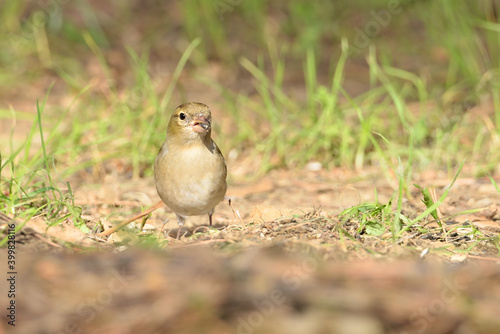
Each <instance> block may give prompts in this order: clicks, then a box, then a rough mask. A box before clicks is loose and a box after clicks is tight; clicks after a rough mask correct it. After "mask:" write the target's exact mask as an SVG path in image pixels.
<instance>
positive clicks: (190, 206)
mask: <svg viewBox="0 0 500 334" xmlns="http://www.w3.org/2000/svg"><path fill="white" fill-rule="evenodd" d="M211 133H212V115H211V113H210V109H209V108H208V107H207V106H206V105H205V104H203V103H197V102H190V103H185V104H182V105H180V106H178V107H177V108H176V109H175V111H174V113H173V114H172V117H171V118H170V122H169V123H168V128H167V139H165V142H164V143H163V146H162V147H161V148H160V151H159V152H158V155H157V156H156V160H155V165H154V174H155V183H156V190H157V191H158V195H159V196H160V198H161V200H162V201H163V202H164V203H165V204H166V205H167V206H168V207H169V208H170V209H171V210H172V211H174V212H175V214H176V216H177V222H178V223H179V231H178V232H177V239H179V236H180V231H181V228H182V226H183V225H184V222H185V221H186V216H198V215H203V214H207V213H208V218H209V222H210V226H212V215H213V213H214V208H215V206H216V205H217V204H218V203H219V202H220V201H222V199H223V198H224V196H225V194H226V188H227V184H226V175H227V168H226V163H225V162H224V157H223V156H222V153H221V151H220V150H219V147H217V144H215V142H214V141H213V140H212V137H211Z"/></svg>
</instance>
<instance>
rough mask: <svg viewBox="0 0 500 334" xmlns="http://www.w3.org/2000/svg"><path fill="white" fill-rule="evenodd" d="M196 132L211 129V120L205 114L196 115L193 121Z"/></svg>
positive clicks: (192, 124)
mask: <svg viewBox="0 0 500 334" xmlns="http://www.w3.org/2000/svg"><path fill="white" fill-rule="evenodd" d="M191 127H192V128H193V131H194V132H198V133H205V132H207V131H208V130H210V121H209V120H208V119H207V117H206V116H205V115H203V114H199V115H196V116H195V117H194V118H193V121H192V122H191Z"/></svg>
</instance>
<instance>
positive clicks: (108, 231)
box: [96, 201, 163, 237]
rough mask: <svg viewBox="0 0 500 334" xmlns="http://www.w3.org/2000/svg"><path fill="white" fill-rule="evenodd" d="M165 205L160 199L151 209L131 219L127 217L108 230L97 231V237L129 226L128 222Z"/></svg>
mask: <svg viewBox="0 0 500 334" xmlns="http://www.w3.org/2000/svg"><path fill="white" fill-rule="evenodd" d="M162 206H163V202H162V201H158V202H157V203H156V204H155V205H153V206H152V207H150V208H149V209H147V210H146V211H144V212H141V213H140V214H138V215H137V216H134V217H132V218H130V219H127V220H125V221H123V222H121V223H120V224H118V225H115V226H113V227H112V228H109V229H107V230H106V231H104V232H101V233H97V234H96V236H97V237H104V236H106V235H110V234H111V233H114V232H116V231H118V230H119V229H121V228H123V227H124V226H127V225H128V224H130V223H131V222H133V221H134V220H137V219H139V218H142V217H144V216H147V215H149V214H150V213H151V212H153V211H155V210H157V209H159V208H161V207H162Z"/></svg>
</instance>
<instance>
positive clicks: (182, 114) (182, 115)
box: [179, 112, 186, 121]
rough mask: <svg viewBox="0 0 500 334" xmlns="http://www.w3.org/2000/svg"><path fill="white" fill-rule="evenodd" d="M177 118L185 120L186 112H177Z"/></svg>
mask: <svg viewBox="0 0 500 334" xmlns="http://www.w3.org/2000/svg"><path fill="white" fill-rule="evenodd" d="M179 118H180V120H181V121H183V120H185V119H186V114H185V113H183V112H181V113H180V114H179Z"/></svg>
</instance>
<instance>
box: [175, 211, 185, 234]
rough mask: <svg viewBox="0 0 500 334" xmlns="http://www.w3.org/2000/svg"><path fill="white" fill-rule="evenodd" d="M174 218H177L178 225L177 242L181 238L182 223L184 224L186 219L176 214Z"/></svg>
mask: <svg viewBox="0 0 500 334" xmlns="http://www.w3.org/2000/svg"><path fill="white" fill-rule="evenodd" d="M176 216H177V224H179V230H178V231H177V240H179V238H180V236H181V230H182V226H184V223H185V222H186V217H184V216H181V215H178V214H176Z"/></svg>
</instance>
